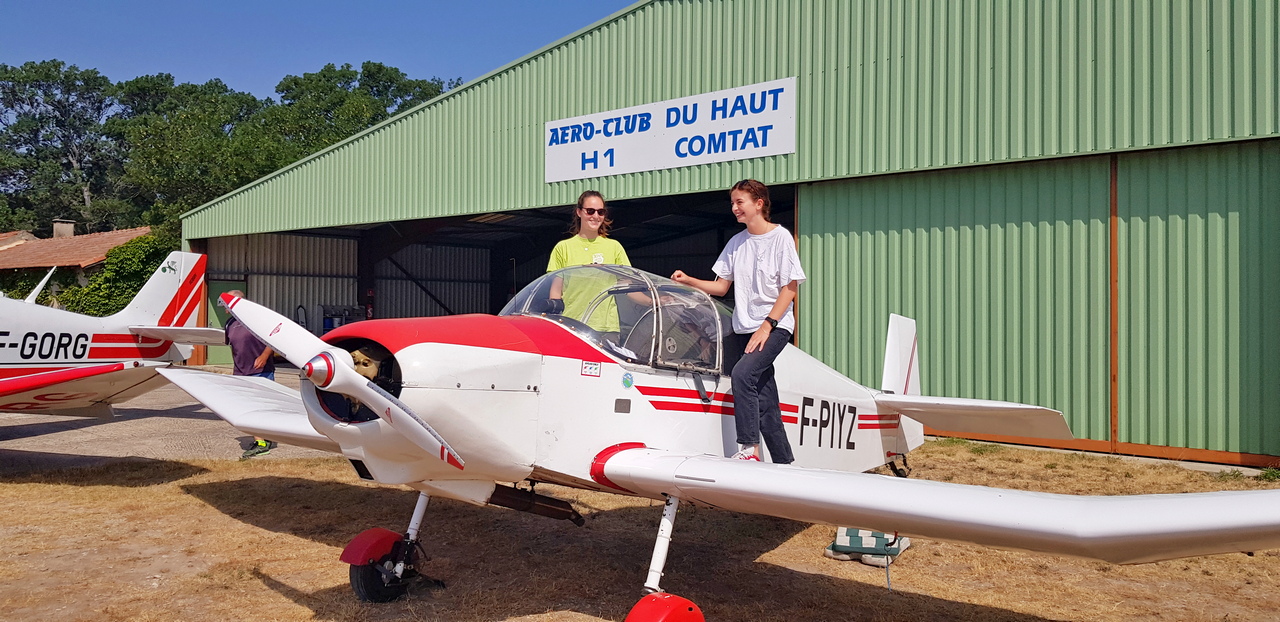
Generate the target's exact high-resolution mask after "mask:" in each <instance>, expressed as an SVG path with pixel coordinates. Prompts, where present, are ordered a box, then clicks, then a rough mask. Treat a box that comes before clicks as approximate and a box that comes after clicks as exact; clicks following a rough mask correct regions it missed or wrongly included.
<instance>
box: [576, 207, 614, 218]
mask: <svg viewBox="0 0 1280 622" xmlns="http://www.w3.org/2000/svg"><path fill="white" fill-rule="evenodd" d="M579 209H581V210H582V211H584V212H586V213H587V215H588V216H595V215H596V214H600V215H601V216H608V215H609V208H607V207H602V208H600V209H596V208H594V207H582V208H579Z"/></svg>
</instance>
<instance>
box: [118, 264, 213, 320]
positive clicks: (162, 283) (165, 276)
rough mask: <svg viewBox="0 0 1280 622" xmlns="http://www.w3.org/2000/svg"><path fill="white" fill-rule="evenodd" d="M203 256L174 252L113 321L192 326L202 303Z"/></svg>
mask: <svg viewBox="0 0 1280 622" xmlns="http://www.w3.org/2000/svg"><path fill="white" fill-rule="evenodd" d="M205 260H206V258H205V256H204V255H200V254H197V253H182V252H178V251H174V252H172V253H169V256H168V257H166V258H165V260H164V261H162V262H160V267H158V268H156V271H155V272H154V273H153V274H152V275H151V278H150V279H147V283H146V284H145V285H143V286H142V290H141V291H139V292H138V295H137V296H135V297H134V298H133V301H132V302H130V303H129V305H128V306H126V307H125V308H124V309H123V310H122V311H120V312H119V313H117V314H115V315H114V316H112V319H114V320H116V321H118V322H120V323H122V324H124V325H126V326H129V325H147V326H195V324H196V320H197V311H198V310H199V308H200V305H201V304H203V302H204V267H205Z"/></svg>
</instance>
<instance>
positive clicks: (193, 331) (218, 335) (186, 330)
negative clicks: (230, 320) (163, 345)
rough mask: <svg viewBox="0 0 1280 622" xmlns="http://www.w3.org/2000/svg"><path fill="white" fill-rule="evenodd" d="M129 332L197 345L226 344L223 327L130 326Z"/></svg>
mask: <svg viewBox="0 0 1280 622" xmlns="http://www.w3.org/2000/svg"><path fill="white" fill-rule="evenodd" d="M129 332H131V333H133V334H135V335H142V336H143V337H150V338H152V339H160V340H163V341H172V342H174V343H181V344H187V345H196V346H221V345H226V343H227V342H226V335H225V333H223V332H222V329H221V328H201V327H199V326H130V327H129Z"/></svg>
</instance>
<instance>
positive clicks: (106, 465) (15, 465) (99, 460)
mask: <svg viewBox="0 0 1280 622" xmlns="http://www.w3.org/2000/svg"><path fill="white" fill-rule="evenodd" d="M205 472H207V469H204V468H201V467H198V466H192V465H190V464H187V463H185V462H176V461H173V460H154V459H151V458H113V457H106V456H79V455H75V454H55V453H45V452H39V451H19V450H14V449H0V483H3V484H63V485H70V486H124V487H128V488H140V487H143V486H155V485H157V484H167V483H169V482H176V481H178V480H181V479H186V478H188V477H192V476H195V475H199V474H201V473H205Z"/></svg>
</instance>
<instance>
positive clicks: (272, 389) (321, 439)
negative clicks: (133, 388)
mask: <svg viewBox="0 0 1280 622" xmlns="http://www.w3.org/2000/svg"><path fill="white" fill-rule="evenodd" d="M160 373H161V374H162V375H164V377H165V378H168V379H169V382H172V383H173V384H175V385H177V386H178V388H180V389H182V390H183V391H186V392H187V393H188V394H190V395H191V397H194V398H195V399H197V400H199V401H200V402H201V403H203V404H204V405H205V406H207V407H209V410H212V411H213V412H214V414H216V415H218V416H219V417H222V418H223V419H225V420H226V422H227V423H230V424H231V426H232V427H234V428H236V429H237V430H240V431H241V432H244V433H246V434H252V435H254V436H257V437H259V438H265V439H269V440H273V441H275V442H277V443H285V444H287V445H298V446H300V447H310V448H311V449H319V450H321V451H331V452H334V453H341V451H342V449H341V447H339V446H338V444H337V443H335V442H333V441H332V440H330V439H329V437H327V436H325V435H323V434H321V433H319V432H316V430H315V428H313V427H311V423H310V422H309V421H307V411H306V410H305V409H304V408H303V406H302V398H301V397H300V396H299V395H298V392H297V391H294V390H293V389H290V388H288V387H285V386H282V385H280V384H277V383H275V382H273V381H271V380H267V379H266V378H257V377H253V376H227V375H223V374H211V373H208V372H202V371H194V370H189V369H177V368H172V367H170V368H166V369H162V370H160Z"/></svg>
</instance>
